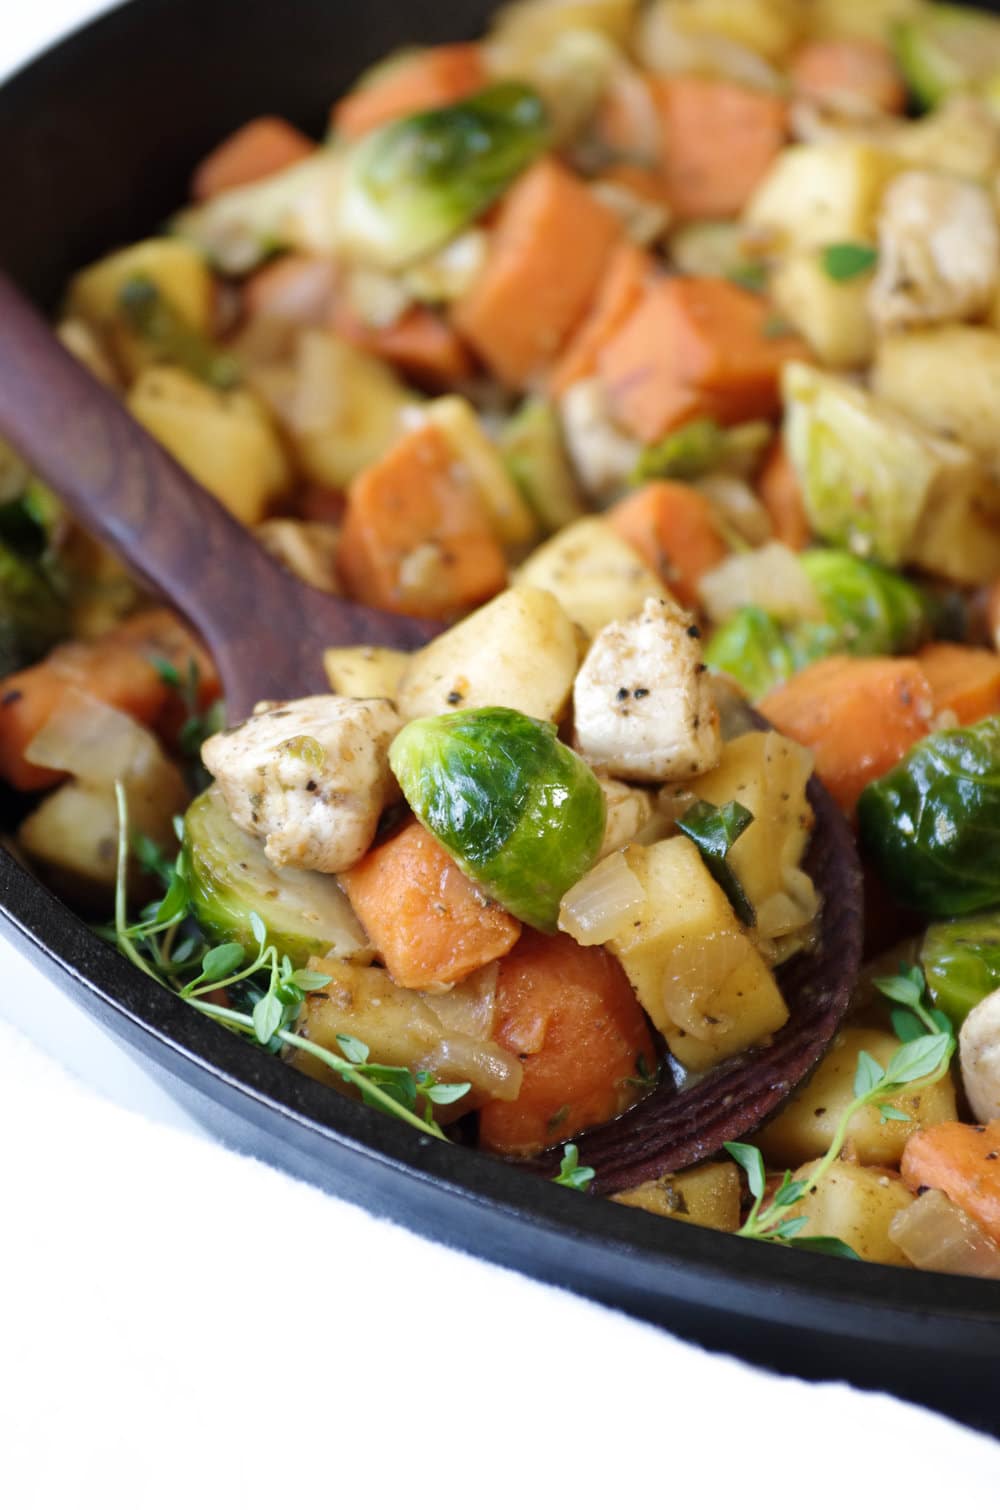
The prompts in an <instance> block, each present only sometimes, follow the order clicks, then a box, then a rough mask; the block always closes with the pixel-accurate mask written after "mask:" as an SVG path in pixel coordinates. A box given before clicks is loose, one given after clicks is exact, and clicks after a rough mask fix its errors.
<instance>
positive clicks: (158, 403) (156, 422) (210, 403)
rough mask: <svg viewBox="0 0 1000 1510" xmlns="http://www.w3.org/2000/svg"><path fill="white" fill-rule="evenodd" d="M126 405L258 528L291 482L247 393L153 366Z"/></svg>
mask: <svg viewBox="0 0 1000 1510" xmlns="http://www.w3.org/2000/svg"><path fill="white" fill-rule="evenodd" d="M128 406H129V408H130V409H131V411H132V413H133V414H134V415H135V417H136V419H137V420H138V421H139V423H140V424H141V425H144V426H145V427H146V429H147V430H148V431H149V432H150V434H152V435H154V436H155V437H156V439H157V440H158V441H159V442H160V444H161V445H162V446H165V447H166V449H167V450H168V451H169V452H170V453H171V455H172V456H173V457H174V458H175V459H176V460H177V461H179V462H180V464H181V466H182V467H185V468H186V469H187V470H188V471H189V472H190V473H191V475H192V477H194V478H196V480H197V481H198V482H200V483H201V485H202V487H204V488H206V489H207V490H208V492H209V493H212V494H214V496H215V497H216V498H218V500H219V501H220V503H223V504H224V505H225V506H226V508H227V509H228V510H229V512H230V513H231V514H234V515H235V516H236V518H237V519H239V520H240V522H241V523H242V524H245V525H248V526H249V525H255V524H259V523H260V521H261V519H262V518H263V517H264V515H265V513H266V512H267V508H268V504H269V503H270V502H271V500H272V499H273V498H275V497H277V496H279V495H280V494H281V493H283V492H284V491H285V490H286V489H287V487H288V486H289V483H290V477H289V471H288V463H287V461H286V459H285V455H284V452H283V450H282V448H281V443H280V441H279V440H278V437H277V435H276V433H275V430H274V427H273V426H272V424H271V422H270V420H269V419H268V417H267V415H266V413H265V412H264V410H263V409H262V408H261V406H260V405H259V404H258V402H257V400H256V399H255V398H254V397H253V395H252V394H249V393H242V392H236V393H220V392H219V391H218V389H215V388H210V387H209V386H208V385H207V384H206V383H201V382H199V381H198V379H197V378H193V377H190V376H189V374H188V373H186V372H182V371H181V370H180V369H179V368H175V367H156V368H149V369H148V370H147V371H145V372H143V373H142V374H141V375H140V377H139V378H138V380H137V381H136V383H135V384H134V386H133V388H132V390H131V392H130V393H129V397H128Z"/></svg>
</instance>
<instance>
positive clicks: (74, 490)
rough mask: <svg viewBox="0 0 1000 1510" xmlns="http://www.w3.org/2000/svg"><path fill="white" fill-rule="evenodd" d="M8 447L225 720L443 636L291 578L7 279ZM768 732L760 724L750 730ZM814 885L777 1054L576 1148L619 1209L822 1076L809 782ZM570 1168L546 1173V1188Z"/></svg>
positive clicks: (841, 1004)
mask: <svg viewBox="0 0 1000 1510" xmlns="http://www.w3.org/2000/svg"><path fill="white" fill-rule="evenodd" d="M0 357H2V361H0V434H3V435H5V436H6V438H7V439H8V440H9V441H10V442H11V444H12V445H13V446H14V448H15V449H16V450H17V451H18V452H19V453H20V454H21V456H23V457H24V458H25V460H27V461H28V462H30V464H31V466H32V467H33V468H34V469H35V470H36V471H37V472H38V474H39V475H40V476H41V477H43V478H44V479H45V481H46V482H48V483H49V484H50V486H51V487H52V488H54V489H55V491H56V492H57V493H58V494H59V496H60V497H61V498H63V499H65V500H66V502H67V503H68V504H69V505H70V507H71V508H72V509H73V511H74V513H75V514H76V516H77V518H78V519H79V520H80V521H81V523H83V524H85V525H86V526H87V527H88V528H89V529H91V530H92V531H93V532H94V533H95V534H97V535H99V536H100V537H101V538H102V539H103V540H105V541H106V542H107V543H108V545H110V546H111V547H112V548H113V549H114V550H116V551H117V552H118V554H119V555H120V556H122V557H124V559H125V560H126V561H127V562H128V563H129V565H130V566H131V567H132V568H133V570H134V571H136V572H137V573H138V574H140V575H141V576H143V577H145V578H146V580H147V581H148V582H150V583H151V584H152V586H154V587H155V588H156V589H157V590H158V591H159V592H160V593H162V594H163V596H164V597H166V598H169V599H170V600H171V602H173V603H174V604H175V606H176V607H177V608H178V609H180V611H181V612H182V613H183V614H184V615H185V617H186V618H188V619H189V620H190V621H191V623H192V624H193V625H194V626H195V628H196V629H198V630H199V631H200V633H201V634H202V636H203V637H204V639H205V641H206V642H207V644H208V646H209V648H210V650H211V651H212V654H213V656H214V657H215V661H216V665H217V666H218V668H219V672H220V675H221V677H222V683H223V687H224V689H225V693H226V702H227V707H228V710H229V715H230V717H231V718H232V719H239V718H243V717H245V716H246V715H247V714H248V713H249V712H250V711H251V710H252V708H253V705H254V703H255V702H257V701H258V700H259V699H261V698H265V697H267V698H275V699H279V700H281V699H287V698H292V697H301V696H303V695H305V694H308V693H310V692H322V691H326V690H327V687H328V684H327V682H326V678H325V676H324V674H323V665H322V652H323V650H324V649H326V647H327V646H329V645H338V644H374V645H390V646H397V647H399V648H400V649H410V648H412V647H414V646H417V645H421V644H424V643H425V642H426V641H427V640H428V639H429V638H431V636H432V635H433V634H434V633H436V632H437V630H438V629H439V628H440V625H434V624H429V623H425V622H424V621H422V620H418V619H410V618H404V617H402V616H401V615H396V614H387V613H378V612H376V611H374V610H373V609H370V608H363V607H360V606H359V605H357V604H355V603H349V602H345V601H343V600H342V599H339V598H332V597H329V596H327V595H326V594H324V593H321V592H317V591H316V590H315V589H313V588H311V587H307V586H306V585H305V584H304V583H302V582H299V581H298V580H296V579H295V578H293V577H291V576H290V575H289V574H288V573H287V572H286V571H285V570H284V568H283V567H281V566H279V565H278V563H277V562H276V561H274V560H272V558H271V557H270V556H268V555H267V554H266V552H265V551H264V550H262V549H261V547H260V546H259V545H258V544H257V542H256V541H255V540H254V538H253V536H252V535H251V534H250V533H249V532H248V531H247V530H246V529H244V527H243V526H242V525H240V524H238V523H237V522H236V521H235V520H234V519H233V518H232V517H231V516H230V515H229V514H227V513H226V511H225V509H223V508H222V507H221V506H220V505H219V504H218V503H217V502H216V501H215V499H214V498H212V497H211V496H210V495H209V494H208V493H206V492H205V491H204V489H203V488H201V487H199V486H198V484H197V483H196V482H194V481H193V480H192V478H190V477H189V476H188V474H187V473H186V472H184V471H183V470H182V469H181V468H180V467H179V466H178V465H177V463H176V462H174V461H173V460H172V458H171V457H169V456H168V455H167V453H166V452H165V451H164V450H162V449H161V447H160V446H158V445H157V444H156V442H155V441H154V440H153V439H152V438H151V437H150V436H149V435H147V434H146V432H145V431H144V430H142V429H141V428H140V427H139V426H138V425H137V424H136V423H135V421H134V420H133V419H132V417H131V416H130V415H129V413H128V411H127V410H126V409H125V407H124V406H123V404H122V403H121V401H120V399H119V398H118V397H117V396H116V395H115V394H113V393H111V392H109V391H108V390H107V389H105V388H103V387H102V386H101V385H100V384H99V383H98V382H96V380H95V379H94V378H92V377H91V376H90V374H89V373H88V372H86V371H85V370H84V368H83V367H81V366H80V365H79V363H77V361H76V360H75V359H74V358H73V357H72V356H70V355H69V353H68V352H67V351H65V350H64V348H63V347H62V346H61V345H60V343H59V342H58V341H57V340H56V338H55V337H54V336H53V334H52V332H51V330H50V329H49V327H48V326H47V325H46V324H45V322H44V321H43V320H42V319H41V317H40V316H39V315H38V314H36V313H35V311H34V310H33V309H32V308H31V306H30V305H29V304H27V303H26V301H25V300H24V299H23V298H22V297H21V295H20V294H18V293H17V291H16V290H15V289H14V288H13V287H12V285H11V284H10V283H9V282H8V281H7V280H6V279H5V278H4V277H3V276H2V275H0ZM756 722H757V726H758V727H760V726H761V723H762V721H761V720H759V719H758V720H756ZM809 797H810V801H811V803H812V807H813V811H814V813H815V816H816V827H815V829H814V831H813V840H812V844H811V846H810V851H809V856H808V859H807V869H808V870H809V873H810V874H811V875H812V877H813V879H814V881H815V882H816V886H817V890H818V891H819V893H820V895H821V896H822V897H823V899H824V909H823V918H822V927H821V934H820V938H819V940H818V942H817V946H816V949H815V950H814V951H810V952H808V953H805V954H800V955H797V956H796V957H795V959H794V960H792V961H791V963H789V964H788V965H785V966H783V967H782V970H781V971H780V972H779V977H778V978H779V980H780V982H781V985H782V988H783V990H784V993H785V997H786V1000H787V1002H788V1005H789V1007H790V1008H791V1018H790V1020H789V1022H788V1024H787V1025H786V1026H785V1027H784V1028H783V1029H782V1030H781V1031H780V1032H779V1033H778V1034H776V1035H775V1037H774V1039H773V1041H772V1042H771V1043H770V1044H769V1045H767V1046H766V1047H763V1048H760V1049H757V1050H755V1051H752V1052H751V1053H749V1054H746V1055H744V1056H742V1057H741V1058H739V1059H737V1060H736V1061H733V1062H730V1063H727V1064H724V1065H722V1066H720V1067H719V1069H717V1070H715V1071H713V1072H712V1073H711V1074H709V1075H706V1076H705V1077H704V1079H702V1080H701V1081H699V1082H697V1083H696V1084H694V1085H693V1086H690V1087H688V1088H686V1089H684V1090H682V1091H676V1090H675V1089H674V1087H673V1085H672V1084H671V1083H670V1082H669V1081H667V1080H664V1082H663V1083H661V1085H660V1086H659V1088H658V1089H657V1090H656V1091H655V1092H654V1093H653V1094H652V1095H651V1096H649V1097H648V1098H647V1099H646V1100H645V1101H641V1102H640V1103H639V1104H638V1105H637V1106H635V1107H633V1108H632V1110H631V1111H630V1112H627V1113H626V1114H625V1115H624V1116H623V1117H620V1118H619V1119H618V1120H617V1121H615V1122H611V1123H608V1124H606V1125H605V1126H603V1127H598V1128H594V1129H593V1130H592V1131H590V1132H588V1133H585V1134H583V1136H582V1137H580V1138H579V1139H578V1142H579V1145H580V1152H581V1155H582V1156H583V1157H584V1158H585V1159H592V1160H593V1162H594V1164H595V1166H596V1167H597V1168H598V1170H599V1175H598V1179H597V1180H596V1181H595V1183H594V1189H595V1191H600V1192H602V1193H611V1192H612V1191H615V1190H621V1189H623V1188H625V1187H627V1186H629V1185H635V1184H637V1183H639V1181H641V1180H644V1179H652V1178H656V1177H657V1176H658V1175H660V1174H662V1173H663V1172H664V1171H667V1170H676V1169H683V1168H684V1167H686V1166H687V1165H689V1164H691V1163H693V1162H694V1161H696V1160H698V1159H703V1158H705V1157H707V1156H708V1155H710V1154H712V1153H715V1152H717V1151H718V1149H719V1148H720V1147H721V1146H722V1143H723V1142H724V1141H725V1140H726V1139H732V1138H739V1137H741V1136H742V1135H744V1134H745V1133H746V1132H748V1131H749V1130H750V1129H752V1128H754V1127H756V1126H757V1125H758V1124H759V1123H760V1122H761V1120H762V1119H763V1118H765V1117H766V1116H768V1115H769V1114H770V1113H771V1112H773V1111H774V1110H775V1108H776V1107H777V1106H778V1105H780V1103H781V1102H782V1101H783V1100H784V1098H785V1097H786V1096H787V1095H788V1093H789V1092H790V1091H791V1090H792V1089H793V1087H794V1086H795V1085H796V1084H797V1083H798V1082H799V1081H800V1080H802V1079H803V1078H804V1077H805V1076H806V1075H807V1074H808V1073H809V1071H810V1070H811V1069H812V1068H813V1066H814V1065H815V1064H816V1063H817V1061H818V1060H819V1058H820V1056H821V1055H822V1053H823V1051H824V1049H825V1048H826V1047H827V1045H828V1044H829V1043H830V1041H831V1039H832V1038H833V1036H834V1034H835V1033H836V1031H837V1028H838V1026H839V1024H840V1022H841V1020H842V1018H843V1016H844V1013H845V1012H846V1010H847V1006H848V1001H849V998H850V993H851V990H852V987H853V985H854V982H855V980H856V979H857V974H858V969H859V966H860V960H861V939H862V927H861V875H860V869H859V866H858V861H857V854H856V851H855V847H854V843H853V840H852V837H851V834H850V831H849V829H848V827H847V824H846V823H845V821H844V819H843V817H842V815H841V814H840V813H839V812H838V810H837V808H836V805H835V804H834V802H833V801H832V799H831V798H830V796H829V795H828V793H827V792H826V791H825V790H824V789H823V787H821V786H820V784H819V782H818V781H817V780H816V779H815V777H814V778H813V779H812V781H811V782H810V786H809ZM557 1159H558V1155H557V1154H552V1155H550V1156H548V1158H544V1157H543V1158H542V1159H540V1160H537V1161H535V1168H537V1169H539V1170H540V1171H542V1172H545V1173H548V1174H551V1172H552V1168H553V1167H554V1162H555V1161H557Z"/></svg>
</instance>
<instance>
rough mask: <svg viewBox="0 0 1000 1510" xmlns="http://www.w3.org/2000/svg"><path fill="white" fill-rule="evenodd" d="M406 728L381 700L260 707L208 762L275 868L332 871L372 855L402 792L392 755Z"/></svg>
mask: <svg viewBox="0 0 1000 1510" xmlns="http://www.w3.org/2000/svg"><path fill="white" fill-rule="evenodd" d="M400 728H401V722H400V718H399V715H398V713H397V712H396V710H395V708H394V707H393V705H392V704H391V703H390V702H389V701H387V700H386V699H384V698H353V697H335V696H329V697H304V698H301V699H299V701H297V702H290V703H260V704H258V706H257V708H256V710H255V712H254V715H253V717H252V718H248V719H247V721H246V723H243V724H240V725H239V726H238V727H237V728H235V729H229V730H227V731H226V732H225V733H223V734H215V735H213V736H212V738H211V739H210V740H208V741H207V743H206V744H205V745H204V746H203V748H202V759H203V760H204V762H205V764H206V766H207V767H208V769H209V770H210V771H211V773H212V775H213V776H214V777H215V779H216V781H217V782H218V784H219V790H220V791H221V793H222V796H223V798H224V800H225V803H226V807H227V808H228V809H229V813H230V816H231V817H232V819H233V822H234V823H237V824H239V826H240V828H242V829H245V830H246V832H247V833H248V834H253V835H255V836H256V837H257V838H258V839H263V840H264V850H265V853H266V854H267V857H268V859H269V860H271V861H272V862H273V863H274V864H275V865H292V866H295V867H296V868H297V869H299V870H319V871H324V872H327V873H331V874H335V873H336V872H337V871H341V870H348V869H349V868H350V867H351V866H352V865H353V864H355V862H356V861H358V860H360V859H361V856H362V855H363V854H364V853H365V851H366V850H367V849H368V847H369V845H370V844H371V842H372V839H373V838H374V837H375V829H376V827H377V825H378V820H379V817H380V816H381V813H382V809H383V808H384V807H385V805H386V802H387V801H388V800H389V798H390V797H391V796H392V795H393V793H394V792H395V790H396V784H395V780H394V778H393V775H392V772H391V771H390V769H389V761H388V750H389V745H390V744H391V743H392V740H393V738H394V737H395V735H396V734H397V733H398V732H399V729H400Z"/></svg>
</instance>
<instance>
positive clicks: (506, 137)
mask: <svg viewBox="0 0 1000 1510" xmlns="http://www.w3.org/2000/svg"><path fill="white" fill-rule="evenodd" d="M547 138H548V124H547V119H546V114H545V106H544V105H543V104H542V101H541V99H540V98H539V96H538V95H537V94H536V93H535V92H534V90H531V89H527V88H526V87H525V86H524V85H523V84H514V83H499V84H493V85H491V86H490V87H489V88H488V89H484V90H482V91H481V92H480V93H479V94H476V95H473V96H472V97H471V98H469V99H467V100H462V101H461V102H460V103H459V104H457V105H449V106H446V107H445V108H444V109H441V110H427V111H424V112H422V113H421V114H419V115H411V116H407V117H405V118H404V119H403V120H399V121H392V122H390V123H389V125H387V126H383V127H382V128H381V129H380V130H378V131H373V132H371V133H370V134H369V135H367V136H365V137H364V138H363V139H362V140H361V141H360V142H359V143H358V144H357V146H356V147H354V148H352V150H351V153H350V156H349V158H348V162H347V168H346V173H345V178H344V186H343V197H342V199H341V202H340V214H339V235H340V240H341V245H342V246H343V248H344V250H346V251H347V252H349V253H350V254H352V255H353V256H355V257H357V258H358V259H359V261H362V262H369V263H373V264H375V265H376V266H379V267H384V268H387V269H390V270H391V269H394V268H401V267H405V266H406V264H407V263H409V262H416V261H417V260H418V259H419V258H421V257H425V256H427V255H428V254H429V253H431V252H433V251H435V250H436V249H437V248H438V247H440V246H443V245H444V244H445V242H447V241H450V240H451V238H452V237H453V236H457V235H458V233H459V232H460V231H462V230H464V229H465V227H466V226H467V225H469V224H470V223H471V222H472V221H473V220H475V219H477V218H478V216H480V215H481V214H482V213H483V211H484V210H486V209H488V208H489V206H490V205H491V204H492V203H493V201H494V200H495V199H497V198H499V196H500V195H501V194H502V193H503V191H504V190H505V189H506V188H507V186H508V184H510V183H512V182H513V180H514V179H515V178H516V177H517V175H518V174H519V173H521V172H522V171H523V170H524V169H525V168H526V167H527V166H528V164H529V163H531V162H532V161H533V160H534V159H535V158H536V157H537V156H538V155H539V154H540V153H541V152H542V151H543V149H544V147H545V145H546V142H547Z"/></svg>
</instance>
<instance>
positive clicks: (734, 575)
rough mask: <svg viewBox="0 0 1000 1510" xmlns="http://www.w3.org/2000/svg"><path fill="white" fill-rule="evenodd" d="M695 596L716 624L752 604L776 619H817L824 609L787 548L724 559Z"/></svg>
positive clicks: (771, 546) (774, 543) (765, 548)
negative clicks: (699, 599) (771, 614)
mask: <svg viewBox="0 0 1000 1510" xmlns="http://www.w3.org/2000/svg"><path fill="white" fill-rule="evenodd" d="M698 596H699V597H700V598H701V601H702V604H703V606H704V608H705V610H706V612H707V613H708V615H709V618H711V619H714V620H715V622H716V623H717V624H721V623H723V622H724V621H725V620H726V619H728V618H730V617H731V616H732V615H733V614H734V613H736V612H737V611H738V610H739V609H740V608H745V607H746V606H747V605H748V604H754V605H755V606H756V607H758V608H763V609H765V610H766V611H767V612H768V613H773V614H774V616H775V617H776V618H778V619H790V620H792V621H793V622H796V621H798V620H801V619H820V618H822V616H823V607H822V604H821V603H820V600H819V596H818V594H817V592H816V589H815V587H814V586H813V584H812V582H811V581H810V580H809V577H808V576H807V574H806V572H805V571H804V570H803V567H802V563H801V562H800V560H799V558H798V556H797V555H796V554H795V552H794V551H791V550H789V549H788V546H787V545H781V544H779V543H778V542H777V541H772V542H771V543H770V544H768V545H764V546H761V548H760V550H755V551H747V552H746V553H745V554H742V555H740V554H736V555H732V556H727V557H726V559H725V560H724V561H723V562H722V563H721V564H720V565H719V566H716V567H715V568H714V569H713V570H712V571H709V572H706V573H705V574H704V576H703V577H701V579H700V580H699V582H698Z"/></svg>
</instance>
